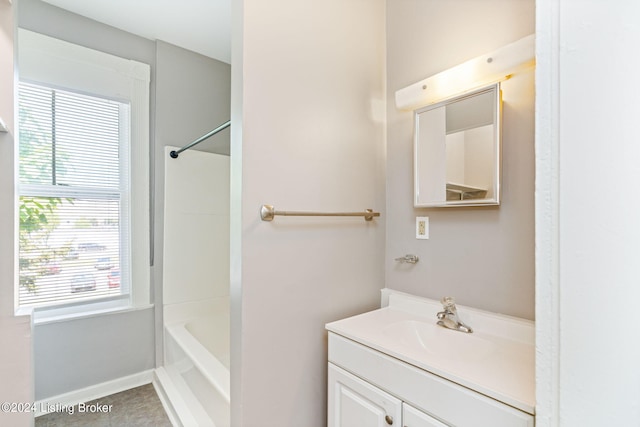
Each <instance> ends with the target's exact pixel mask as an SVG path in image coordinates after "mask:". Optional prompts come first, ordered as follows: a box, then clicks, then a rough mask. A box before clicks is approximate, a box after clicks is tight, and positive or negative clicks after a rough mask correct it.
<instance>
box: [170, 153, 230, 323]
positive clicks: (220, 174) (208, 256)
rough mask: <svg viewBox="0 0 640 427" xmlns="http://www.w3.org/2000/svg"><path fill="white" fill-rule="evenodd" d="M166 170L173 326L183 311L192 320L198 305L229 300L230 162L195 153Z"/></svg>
mask: <svg viewBox="0 0 640 427" xmlns="http://www.w3.org/2000/svg"><path fill="white" fill-rule="evenodd" d="M166 151H167V155H168V151H169V148H167V150H166ZM166 165H167V168H166V170H165V208H164V229H165V232H164V285H163V299H164V307H165V314H164V315H165V322H169V321H171V320H175V319H172V316H171V314H173V313H174V312H175V311H180V309H179V306H180V305H183V306H185V307H187V314H188V313H189V312H190V311H192V310H190V309H189V308H188V307H192V306H193V305H194V304H195V305H199V304H200V303H203V304H207V305H215V304H217V303H218V302H217V301H215V300H218V301H227V300H228V298H229V156H224V155H220V154H213V153H203V152H199V151H195V150H193V149H192V150H188V151H185V152H183V153H181V154H180V156H179V157H178V158H177V159H167V160H166ZM227 311H228V310H227ZM176 315H177V316H181V313H176Z"/></svg>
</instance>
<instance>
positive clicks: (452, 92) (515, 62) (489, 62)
mask: <svg viewBox="0 0 640 427" xmlns="http://www.w3.org/2000/svg"><path fill="white" fill-rule="evenodd" d="M534 66H535V35H534V34H531V35H529V36H527V37H524V38H522V39H520V40H518V41H515V42H513V43H510V44H508V45H506V46H503V47H501V48H500V49H497V50H494V51H493V52H489V53H487V54H484V55H480V56H478V57H476V58H473V59H470V60H469V61H466V62H463V63H462V64H460V65H456V66H455V67H452V68H449V69H448V70H445V71H442V72H440V73H438V74H434V75H433V76H431V77H428V78H426V79H424V80H421V81H419V82H417V83H414V84H412V85H410V86H407V87H405V88H403V89H400V90H398V91H397V92H396V107H398V108H399V109H401V110H415V109H418V108H421V107H424V106H427V105H430V104H433V103H436V102H439V101H442V100H444V99H447V98H451V97H452V96H456V95H461V94H463V93H465V92H469V91H472V90H474V89H478V88H480V87H483V86H487V85H489V84H491V83H496V82H499V81H501V80H505V79H507V78H509V77H510V76H511V75H512V74H514V73H517V72H519V71H522V70H525V69H527V68H531V67H534Z"/></svg>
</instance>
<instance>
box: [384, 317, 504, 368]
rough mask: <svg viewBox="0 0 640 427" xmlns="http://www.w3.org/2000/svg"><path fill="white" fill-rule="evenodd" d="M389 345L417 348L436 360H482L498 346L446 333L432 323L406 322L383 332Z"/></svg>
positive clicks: (458, 333)
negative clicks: (390, 343) (437, 358)
mask: <svg viewBox="0 0 640 427" xmlns="http://www.w3.org/2000/svg"><path fill="white" fill-rule="evenodd" d="M382 333H383V334H384V335H386V336H387V338H388V339H389V340H390V342H393V343H395V345H397V346H401V347H414V348H415V347H417V348H418V349H419V350H421V351H425V352H427V353H429V354H430V355H432V356H434V357H441V358H447V359H449V358H453V359H456V360H465V359H467V360H468V359H481V358H486V357H489V356H490V355H491V352H492V351H493V350H495V347H496V346H495V343H492V342H491V341H489V340H488V339H486V338H483V337H481V336H479V335H477V334H475V335H474V334H473V333H470V334H468V333H465V332H460V331H454V330H451V329H446V328H444V327H442V326H438V325H436V323H435V322H434V321H433V322H431V323H427V322H423V321H417V320H404V321H401V322H395V323H391V324H390V325H387V326H385V327H384V328H382Z"/></svg>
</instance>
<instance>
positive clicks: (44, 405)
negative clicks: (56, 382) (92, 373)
mask: <svg viewBox="0 0 640 427" xmlns="http://www.w3.org/2000/svg"><path fill="white" fill-rule="evenodd" d="M152 381H153V369H149V370H148V371H143V372H140V373H137V374H133V375H129V376H126V377H122V378H118V379H115V380H111V381H107V382H104V383H101V384H96V385H93V386H90V387H86V388H82V389H80V390H75V391H71V392H69V393H64V394H59V395H57V396H53V397H49V398H46V399H42V400H39V401H37V402H36V404H35V411H34V415H35V416H36V417H38V416H40V415H45V414H48V413H49V412H52V411H54V410H56V408H60V407H70V406H74V405H77V404H78V403H84V402H88V401H90V400H95V399H100V398H102V397H105V396H109V395H111V394H115V393H120V392H121V391H125V390H129V389H132V388H135V387H140V386H143V385H145V384H150V383H151V382H152Z"/></svg>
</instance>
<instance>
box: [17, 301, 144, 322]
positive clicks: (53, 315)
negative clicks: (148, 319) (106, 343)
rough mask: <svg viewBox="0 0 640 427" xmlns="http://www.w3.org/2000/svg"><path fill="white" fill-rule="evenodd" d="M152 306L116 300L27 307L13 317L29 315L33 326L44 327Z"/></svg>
mask: <svg viewBox="0 0 640 427" xmlns="http://www.w3.org/2000/svg"><path fill="white" fill-rule="evenodd" d="M153 306H154V305H153V304H144V305H138V306H134V305H131V303H130V301H129V299H128V298H127V299H117V300H110V301H97V302H85V303H82V304H75V305H67V306H57V307H27V308H19V309H18V310H17V311H16V313H15V315H16V316H23V315H30V316H31V318H32V319H33V324H34V325H35V326H37V325H45V324H48V323H57V322H66V321H71V320H78V319H86V318H91V317H100V316H105V315H111V314H117V313H125V312H128V311H137V310H146V309H149V308H152V307H153Z"/></svg>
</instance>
